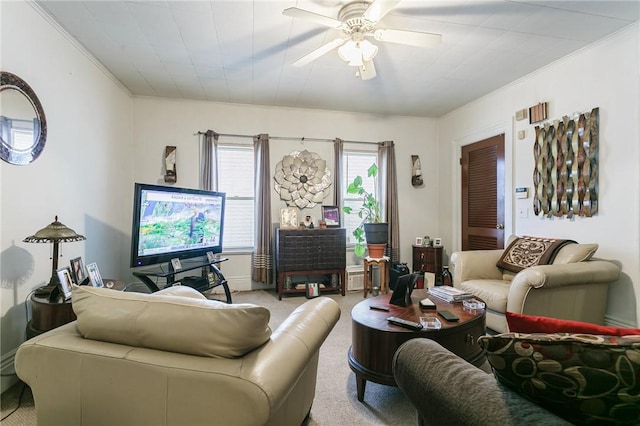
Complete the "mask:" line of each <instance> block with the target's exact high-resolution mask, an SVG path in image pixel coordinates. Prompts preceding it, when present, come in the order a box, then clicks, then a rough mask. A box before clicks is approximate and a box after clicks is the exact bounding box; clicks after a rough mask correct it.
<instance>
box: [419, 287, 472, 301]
mask: <svg viewBox="0 0 640 426" xmlns="http://www.w3.org/2000/svg"><path fill="white" fill-rule="evenodd" d="M429 294H433V295H434V296H436V297H439V298H440V299H443V300H446V301H447V302H460V301H462V300H466V299H471V298H473V294H471V293H468V292H466V291H464V290H460V289H459V288H455V287H449V286H437V287H431V288H430V289H429Z"/></svg>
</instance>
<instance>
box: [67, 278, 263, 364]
mask: <svg viewBox="0 0 640 426" xmlns="http://www.w3.org/2000/svg"><path fill="white" fill-rule="evenodd" d="M176 287H180V288H174V287H172V288H171V289H166V290H164V291H160V292H157V293H154V294H144V293H126V292H121V291H115V290H110V289H107V288H95V287H90V286H82V287H80V286H73V290H72V305H73V311H74V312H75V314H76V316H77V317H78V323H77V324H78V330H79V331H80V334H81V335H82V336H83V337H85V338H87V339H93V340H102V341H106V342H112V343H120V344H124V345H129V346H134V347H144V348H151V349H158V350H164V351H171V352H178V353H184V354H191V355H199V356H208V357H222V358H233V357H240V356H243V355H244V354H246V353H247V352H250V351H251V350H253V349H255V348H257V347H258V346H260V345H262V344H264V343H265V342H266V341H268V340H269V337H270V336H271V329H270V328H269V319H270V313H269V310H268V309H266V308H264V307H261V306H257V305H252V304H226V303H223V302H219V301H216V300H208V299H207V298H205V297H204V296H202V295H201V294H200V293H198V292H197V291H196V290H194V289H192V288H190V287H186V286H176Z"/></svg>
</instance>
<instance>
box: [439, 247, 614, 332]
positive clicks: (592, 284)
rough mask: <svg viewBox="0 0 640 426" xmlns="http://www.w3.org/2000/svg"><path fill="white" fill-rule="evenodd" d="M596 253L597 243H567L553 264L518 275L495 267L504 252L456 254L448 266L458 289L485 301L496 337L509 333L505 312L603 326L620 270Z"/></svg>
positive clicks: (488, 322)
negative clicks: (609, 294) (611, 288)
mask: <svg viewBox="0 0 640 426" xmlns="http://www.w3.org/2000/svg"><path fill="white" fill-rule="evenodd" d="M513 239H514V237H512V238H510V239H509V243H511V242H512V241H513ZM597 249H598V245H597V244H567V245H565V246H563V247H562V248H560V249H559V250H558V252H557V254H556V255H555V258H554V259H553V261H552V263H551V264H548V265H538V266H531V267H528V268H526V269H523V270H522V271H520V272H517V273H513V272H510V271H507V270H505V269H503V268H500V267H498V266H497V263H498V260H500V258H501V257H502V254H503V250H474V251H459V252H455V253H453V254H452V255H451V261H450V266H451V271H452V274H453V282H454V286H455V287H458V288H461V289H463V290H466V291H469V292H471V293H473V294H474V295H476V296H477V297H479V298H481V299H482V300H484V301H485V302H486V304H487V328H490V329H492V330H494V331H496V332H498V333H506V332H508V328H507V322H506V319H505V316H504V313H505V311H510V312H516V313H519V314H527V315H538V316H544V317H551V318H561V319H570V320H576V321H583V322H589V323H593V324H603V323H604V314H605V310H606V307H607V290H608V287H609V284H610V283H612V282H614V281H616V280H617V279H618V277H619V275H620V268H619V267H618V266H617V265H615V264H614V263H612V262H608V261H605V260H592V259H591V258H592V256H593V254H594V253H595V251H596V250H597Z"/></svg>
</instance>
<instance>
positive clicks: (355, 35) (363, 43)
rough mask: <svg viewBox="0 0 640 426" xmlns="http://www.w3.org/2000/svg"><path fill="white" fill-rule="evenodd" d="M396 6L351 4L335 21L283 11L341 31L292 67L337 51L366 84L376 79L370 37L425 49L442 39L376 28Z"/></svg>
mask: <svg viewBox="0 0 640 426" xmlns="http://www.w3.org/2000/svg"><path fill="white" fill-rule="evenodd" d="M399 2H400V0H374V1H373V2H369V1H352V2H350V3H347V4H346V5H345V6H344V7H342V9H340V11H339V12H338V19H334V18H330V17H328V16H324V15H320V14H317V13H314V12H310V11H308V10H304V9H299V8H297V7H290V8H288V9H285V10H284V11H283V12H282V13H283V14H284V15H286V16H290V17H292V18H300V19H306V20H309V21H313V22H315V23H317V24H320V25H324V26H327V27H329V28H335V29H338V30H341V31H342V33H343V36H342V37H338V38H336V39H334V40H332V41H330V42H328V43H326V44H324V45H322V46H320V47H319V48H317V49H316V50H314V51H312V52H310V53H308V54H306V55H305V56H303V57H301V58H300V59H298V60H296V61H294V62H293V65H294V66H297V67H302V66H305V65H307V64H309V63H310V62H312V61H314V60H316V59H318V58H319V57H320V56H322V55H324V54H326V53H329V52H330V51H332V50H333V49H336V48H338V55H339V56H340V58H342V59H343V60H344V61H346V62H347V63H348V64H349V65H350V66H354V67H358V72H356V76H357V77H360V78H362V79H363V80H370V79H372V78H374V77H375V76H376V68H375V66H374V65H373V58H374V56H376V54H377V53H378V47H377V46H375V45H374V44H373V43H371V42H370V41H369V40H367V39H366V37H373V39H375V40H377V41H384V42H390V43H397V44H404V45H409V46H417V47H425V48H427V47H433V46H435V45H437V44H439V43H440V42H441V41H442V35H440V34H431V33H423V32H418V31H408V30H396V29H391V28H377V27H376V26H377V25H378V24H379V23H380V21H381V20H382V18H384V17H385V15H386V14H387V13H389V12H390V11H391V9H393V8H394V7H395V6H396V5H397V4H398V3H399Z"/></svg>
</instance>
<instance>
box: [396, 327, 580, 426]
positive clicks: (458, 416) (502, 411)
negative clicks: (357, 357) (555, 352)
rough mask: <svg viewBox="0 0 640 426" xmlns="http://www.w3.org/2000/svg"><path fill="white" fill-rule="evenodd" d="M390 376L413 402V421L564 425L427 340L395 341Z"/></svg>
mask: <svg viewBox="0 0 640 426" xmlns="http://www.w3.org/2000/svg"><path fill="white" fill-rule="evenodd" d="M393 375H394V377H395V380H396V383H397V384H398V387H399V388H400V389H401V390H402V392H404V394H405V395H406V396H407V398H409V400H410V401H411V403H412V404H413V405H414V407H416V410H417V412H418V418H419V424H428V425H430V426H435V425H453V424H455V425H487V426H495V425H523V424H529V425H533V424H535V425H543V424H554V425H568V424H570V423H567V422H565V421H564V420H562V419H560V418H559V417H557V416H555V415H554V414H552V413H550V412H549V411H547V410H545V409H544V408H542V407H540V406H538V405H536V404H534V403H532V402H530V401H528V400H526V399H524V398H522V397H520V396H519V395H518V394H516V393H515V392H512V391H511V390H509V389H507V388H505V387H503V386H502V385H501V384H499V383H498V382H497V381H496V379H495V378H494V377H493V375H491V374H487V373H485V372H484V371H482V370H480V369H478V368H476V367H474V366H473V365H471V364H469V363H468V362H466V361H464V360H463V359H462V358H460V357H458V356H456V355H454V354H453V353H451V352H449V351H448V350H447V349H445V348H443V347H442V346H440V344H438V343H436V342H435V341H433V340H430V339H411V340H409V341H407V342H406V343H404V344H403V345H402V346H400V348H398V350H397V351H396V353H395V355H394V357H393Z"/></svg>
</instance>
